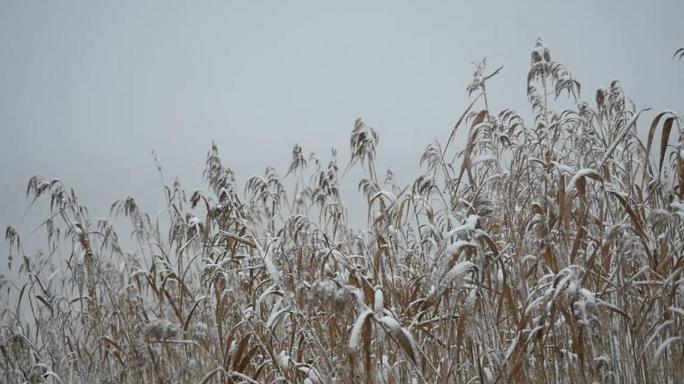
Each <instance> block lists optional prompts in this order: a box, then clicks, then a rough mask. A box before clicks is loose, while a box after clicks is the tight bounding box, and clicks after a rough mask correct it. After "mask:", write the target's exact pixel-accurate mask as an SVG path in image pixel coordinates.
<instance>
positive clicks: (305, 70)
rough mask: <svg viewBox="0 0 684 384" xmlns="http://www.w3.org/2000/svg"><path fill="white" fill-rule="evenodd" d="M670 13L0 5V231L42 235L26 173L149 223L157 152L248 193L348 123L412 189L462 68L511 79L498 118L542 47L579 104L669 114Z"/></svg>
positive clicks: (633, 9)
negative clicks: (599, 100)
mask: <svg viewBox="0 0 684 384" xmlns="http://www.w3.org/2000/svg"><path fill="white" fill-rule="evenodd" d="M522 4H524V5H522ZM682 4H683V2H682V1H681V0H671V1H624V0H623V1H553V0H544V1H498V2H493V1H452V2H446V1H440V2H436V1H435V2H428V1H397V0H392V1H373V2H371V1H340V2H336V3H335V4H333V2H325V1H306V2H304V1H254V0H250V1H242V2H236V1H179V2H172V1H158V2H157V1H139V0H135V1H122V0H116V1H94V0H87V1H32V0H21V1H20V0H14V1H8V0H0V5H1V6H0V134H1V136H0V163H1V164H2V166H1V167H0V228H2V229H3V232H4V228H5V227H6V226H7V225H8V224H15V225H17V226H18V227H19V228H20V229H22V230H23V231H26V230H27V229H30V228H33V227H34V226H35V225H36V224H37V223H38V221H37V219H36V217H35V216H32V215H29V216H27V217H26V218H22V214H23V212H24V209H25V208H26V207H27V204H28V202H27V201H26V199H25V197H24V190H25V185H26V182H27V180H28V179H29V177H31V176H32V175H34V174H41V175H44V176H46V177H50V178H53V177H55V178H60V179H62V180H63V181H64V182H66V183H67V184H69V185H72V186H74V187H75V188H76V190H77V192H78V194H79V195H80V196H81V198H82V200H83V201H84V202H85V203H87V204H88V205H89V206H90V208H91V216H94V217H100V216H105V215H106V214H107V212H108V210H107V209H108V207H109V205H110V204H111V203H112V202H113V201H114V200H117V199H120V198H122V197H125V196H127V195H134V196H136V197H137V199H138V200H139V202H140V203H141V205H142V206H143V208H144V209H145V210H147V211H150V212H156V211H157V210H158V209H159V208H161V207H162V203H161V201H162V195H161V192H160V187H159V181H158V177H157V175H156V173H155V167H154V164H153V161H152V157H151V155H150V151H151V150H152V149H155V150H156V151H157V152H158V153H159V155H160V157H161V160H162V162H163V165H164V171H165V173H166V177H167V179H168V180H169V181H171V180H172V179H173V177H174V176H178V177H180V179H181V180H182V181H183V182H184V184H185V186H186V187H187V188H188V189H189V190H194V189H197V188H203V187H204V184H203V183H202V181H201V171H202V169H203V165H204V157H205V154H206V151H207V149H208V148H209V144H210V142H211V140H212V139H213V140H215V141H216V142H217V144H218V145H219V149H220V151H221V154H222V158H223V161H224V162H225V163H226V164H227V165H229V166H231V167H232V168H233V169H234V170H235V171H236V172H237V175H238V179H239V181H241V182H244V180H246V179H247V178H248V177H249V176H251V175H253V174H255V173H261V172H262V171H263V169H264V168H265V167H266V166H267V165H275V166H277V167H278V170H279V171H280V172H281V174H284V173H285V170H286V168H287V165H288V164H289V159H290V156H291V155H290V153H291V147H292V145H293V144H294V143H296V142H298V143H300V144H301V145H302V147H303V148H304V151H305V152H306V153H309V152H311V151H315V152H317V153H318V154H319V155H320V157H321V159H322V160H324V161H325V160H327V158H328V157H329V154H330V148H331V147H332V146H336V147H337V148H338V149H339V151H340V155H341V158H342V159H347V158H348V139H349V134H350V132H351V129H352V127H353V123H354V120H355V119H356V118H357V117H363V118H364V119H365V120H366V121H367V123H368V124H370V125H371V126H373V127H374V128H375V129H376V130H377V132H378V133H379V134H380V145H379V148H378V152H379V166H380V168H381V169H383V170H384V169H385V168H386V166H387V165H390V164H391V166H392V168H393V169H394V171H395V172H396V173H397V174H398V176H399V178H400V180H402V181H408V180H409V179H411V178H413V177H415V176H416V172H417V163H418V159H419V157H420V155H421V153H422V151H423V149H424V148H425V146H426V145H427V144H429V143H431V142H433V141H434V140H435V139H441V140H444V139H445V138H446V137H447V136H448V134H449V131H450V129H451V127H452V126H453V123H454V122H455V120H456V119H457V117H458V116H459V114H460V113H461V112H462V110H463V108H464V106H465V105H466V102H467V95H466V92H465V87H466V85H467V84H468V82H469V81H470V79H471V77H472V72H473V66H472V62H473V61H475V60H478V59H480V58H482V57H484V56H487V57H488V62H489V65H490V68H495V67H497V66H499V65H503V66H504V67H505V68H504V70H503V71H502V72H501V74H500V75H499V76H498V77H497V78H496V79H495V80H494V82H493V83H491V85H490V86H489V87H488V92H489V98H490V106H492V109H493V110H494V111H495V112H496V111H498V110H499V109H501V108H505V107H510V108H515V109H518V110H520V111H521V112H525V113H527V112H528V111H529V106H528V104H527V102H526V96H525V76H526V73H527V70H528V68H529V55H530V51H531V49H532V47H533V46H534V43H535V40H536V38H537V37H539V36H541V37H543V38H544V41H545V43H546V45H547V46H548V47H549V48H550V49H551V53H552V56H553V57H554V59H556V60H558V61H560V62H562V63H564V64H565V65H566V66H567V68H568V69H569V70H570V71H571V72H572V73H573V74H574V76H575V77H576V78H577V79H578V80H579V81H580V82H581V83H582V85H583V91H584V92H583V95H582V97H583V98H584V99H587V100H591V101H593V99H594V95H595V89H596V88H597V87H599V86H602V85H608V84H610V82H611V81H612V80H614V79H618V80H620V81H621V82H622V84H623V86H624V88H625V92H626V94H627V96H628V97H630V98H632V99H633V100H634V101H635V102H636V104H637V105H638V106H641V105H645V104H647V105H650V106H652V107H654V109H655V110H662V109H665V108H673V109H675V110H680V112H681V109H682V102H683V101H684V97H683V96H684V61H673V60H671V56H672V54H673V52H674V50H675V49H676V48H678V47H681V46H684V22H683V20H684V15H683V12H682V11H684V7H683V6H682ZM649 116H650V115H649ZM647 123H648V121H647V120H642V122H641V125H642V126H643V125H646V124H647ZM457 144H461V143H457ZM383 173H384V171H383ZM348 190H349V191H354V190H355V182H354V183H352V186H351V187H350V188H349V189H348ZM45 214H46V212H41V213H40V216H44V215H45ZM25 236H28V235H27V234H25ZM35 236H38V235H35ZM24 240H25V242H27V241H28V242H31V241H32V240H31V238H25V239H24ZM6 249H7V248H6V246H3V247H2V251H1V252H0V255H6ZM3 259H4V256H3ZM0 264H1V266H0V271H1V270H2V269H4V268H5V262H4V261H2V262H1V263H0Z"/></svg>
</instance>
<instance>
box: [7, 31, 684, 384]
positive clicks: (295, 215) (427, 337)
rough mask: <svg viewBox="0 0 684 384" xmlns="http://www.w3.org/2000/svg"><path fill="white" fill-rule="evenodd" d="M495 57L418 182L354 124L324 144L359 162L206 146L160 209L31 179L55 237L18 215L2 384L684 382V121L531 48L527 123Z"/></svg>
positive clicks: (367, 130) (420, 154)
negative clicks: (195, 179)
mask: <svg viewBox="0 0 684 384" xmlns="http://www.w3.org/2000/svg"><path fill="white" fill-rule="evenodd" d="M673 53H675V57H674V58H673V65H681V66H683V69H684V61H680V59H681V58H682V57H684V49H680V50H676V51H675V50H674V49H673ZM665 59H668V58H665ZM500 70H501V68H488V67H487V65H486V61H484V60H483V61H481V62H479V63H478V64H477V65H476V67H475V73H474V75H473V80H472V83H471V84H469V85H467V88H466V90H465V91H466V92H467V93H468V95H469V97H470V100H471V102H470V104H468V105H464V106H463V107H462V109H461V110H460V111H455V112H454V113H455V120H456V122H455V125H454V126H453V129H452V130H451V131H448V130H446V131H445V132H444V135H443V136H444V137H443V140H440V141H437V142H434V143H433V144H430V145H429V146H427V148H424V149H423V148H416V152H415V154H412V155H414V156H415V158H416V160H419V161H420V169H421V174H420V175H415V176H414V178H413V181H412V182H411V183H409V184H408V185H401V184H399V183H398V182H397V181H396V180H395V177H394V175H393V173H392V172H391V171H389V172H387V170H384V169H378V168H377V167H376V163H377V158H378V156H381V154H382V147H381V145H380V142H381V139H382V138H381V137H379V135H378V134H377V132H376V131H375V130H374V129H373V128H372V127H371V126H369V125H367V124H366V123H365V122H364V121H363V120H362V119H358V120H356V122H355V123H354V124H353V125H352V124H350V131H351V139H350V142H349V144H346V143H330V144H331V145H332V144H337V145H338V147H339V148H340V151H342V150H344V151H350V158H351V161H344V162H342V161H339V162H338V159H337V154H336V153H335V152H334V151H333V153H331V154H323V156H320V157H319V156H316V155H313V154H309V153H307V152H306V148H301V147H300V146H299V145H294V148H293V149H291V151H292V162H291V163H290V164H279V165H278V166H277V167H273V168H271V167H269V168H267V169H266V170H265V172H264V173H263V174H262V175H258V176H253V177H251V178H245V179H241V180H244V182H238V179H239V178H238V176H239V175H236V174H235V173H234V172H233V170H231V168H230V164H229V162H226V161H224V160H222V158H221V157H220V152H219V145H220V143H218V145H217V144H215V143H212V144H211V146H210V149H209V151H208V153H207V156H206V167H205V169H204V171H203V172H204V173H203V176H204V179H205V181H206V190H198V191H186V190H184V189H183V187H182V186H181V184H180V182H178V181H176V182H174V183H173V184H165V185H164V186H163V188H164V194H165V196H166V201H165V202H163V203H161V204H160V205H163V206H164V207H165V208H164V209H163V210H162V211H161V213H159V214H157V213H146V212H143V211H142V210H141V209H140V208H139V206H138V204H137V202H136V200H135V197H126V198H123V199H121V200H119V201H116V202H114V203H113V204H112V205H111V217H110V219H109V220H92V219H91V218H90V217H89V215H88V210H87V208H86V207H84V206H82V205H81V204H80V203H79V199H78V195H77V191H74V190H73V189H71V188H70V187H69V186H68V185H65V184H64V183H63V182H62V181H60V180H59V179H49V178H43V177H38V176H36V177H33V178H31V179H30V180H29V182H28V186H27V189H26V195H27V198H28V203H31V204H32V203H33V202H37V201H44V203H40V204H37V205H36V206H34V207H33V209H36V208H37V207H39V206H40V207H48V206H49V211H46V212H41V217H42V218H43V219H44V221H43V222H42V223H35V224H36V225H40V226H39V229H38V231H39V233H44V234H45V235H46V236H47V239H46V240H47V241H46V242H44V244H47V245H46V246H45V247H44V248H43V250H42V252H38V253H32V254H28V253H27V252H25V250H24V247H23V246H22V237H21V235H22V234H20V233H18V231H17V230H16V229H15V228H14V227H8V228H7V229H6V233H5V235H6V244H5V248H4V253H5V254H6V255H7V256H8V257H7V262H8V268H9V270H10V271H12V273H15V274H18V278H17V279H10V278H5V277H3V278H1V279H0V311H1V312H0V382H3V383H65V384H66V383H682V382H684V340H683V337H684V273H683V271H684V126H682V121H681V119H682V118H681V116H680V115H678V114H677V113H676V112H674V111H669V110H659V109H658V106H652V108H653V109H648V108H643V107H642V106H639V105H634V103H632V102H631V101H630V99H629V97H628V96H627V95H626V94H625V92H624V91H623V89H622V87H621V85H620V83H619V82H618V81H613V82H612V83H610V86H609V87H607V88H605V89H599V90H587V89H584V88H582V87H581V85H580V82H579V81H578V79H575V78H574V77H573V76H572V74H571V73H570V71H569V69H567V68H566V67H565V66H564V65H563V64H561V63H558V62H556V61H554V59H553V56H552V55H551V53H550V52H549V49H548V48H546V47H545V46H544V45H543V43H542V42H541V40H538V41H537V43H536V45H535V46H534V48H533V50H532V53H531V61H530V69H529V72H528V73H527V74H525V73H522V74H515V75H516V76H521V78H522V76H526V79H527V94H526V97H527V99H528V101H529V103H530V106H531V110H530V111H531V112H529V111H524V112H525V116H528V115H529V116H531V117H529V118H523V115H522V114H520V113H518V112H516V111H514V110H511V109H503V110H500V111H493V110H490V108H489V101H490V100H493V99H496V98H497V95H496V94H491V93H488V92H487V85H488V84H491V82H496V81H497V77H496V76H497V75H498V74H499V73H500ZM522 91H523V90H521V92H520V96H521V97H525V94H524V93H523V92H522ZM587 100H588V101H587ZM673 102H674V103H677V102H681V100H674V101H673ZM462 138H464V139H462ZM296 141H297V138H296V137H293V138H292V143H294V142H296ZM245 145H258V143H245ZM283 150H284V151H288V150H290V149H289V148H283ZM224 159H225V158H224ZM157 167H158V170H159V173H160V174H162V167H161V165H160V163H159V162H157ZM198 171H199V170H198ZM352 175H362V177H361V179H360V180H352V177H351V176H352ZM55 176H58V175H55ZM242 176H243V177H246V176H248V175H242ZM162 180H164V177H163V175H162ZM342 183H355V184H358V193H359V194H361V195H362V196H363V197H364V200H365V203H364V204H363V206H362V207H354V209H357V210H358V209H361V210H362V217H363V218H364V219H365V220H364V222H365V226H364V227H362V228H357V227H356V226H352V225H350V224H349V222H350V220H349V210H350V209H352V207H351V206H349V205H345V196H342V195H341V190H342V188H341V184H342ZM46 209H47V208H46ZM115 227H116V228H117V229H119V230H118V231H117V230H115ZM119 239H121V241H120V240H119ZM124 239H125V241H124ZM124 244H125V246H124Z"/></svg>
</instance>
